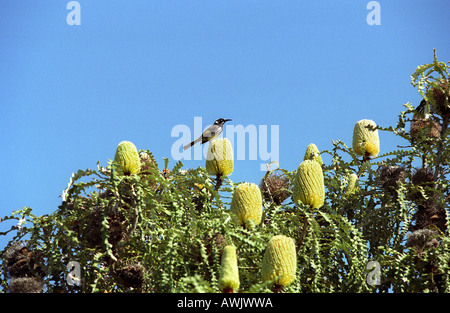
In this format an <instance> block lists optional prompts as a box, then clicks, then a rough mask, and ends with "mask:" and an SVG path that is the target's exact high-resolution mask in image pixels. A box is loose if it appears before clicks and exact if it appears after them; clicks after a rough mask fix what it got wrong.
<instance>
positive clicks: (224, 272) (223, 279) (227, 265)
mask: <svg viewBox="0 0 450 313" xmlns="http://www.w3.org/2000/svg"><path fill="white" fill-rule="evenodd" d="M219 286H220V288H221V289H222V290H223V291H224V292H233V290H238V289H239V270H238V265H237V257H236V248H235V247H234V246H231V245H229V246H226V247H225V248H223V251H222V263H221V265H220V277H219Z"/></svg>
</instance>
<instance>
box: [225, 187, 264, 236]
mask: <svg viewBox="0 0 450 313" xmlns="http://www.w3.org/2000/svg"><path fill="white" fill-rule="evenodd" d="M230 212H231V213H232V214H233V215H234V217H235V220H236V221H237V223H239V224H240V225H243V226H245V227H247V228H251V227H252V226H254V225H258V224H259V223H261V217H262V197H261V190H260V189H259V187H258V186H257V185H256V184H253V183H240V184H239V185H238V186H237V187H236V189H235V190H234V193H233V198H232V200H231V205H230Z"/></svg>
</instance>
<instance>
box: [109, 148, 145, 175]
mask: <svg viewBox="0 0 450 313" xmlns="http://www.w3.org/2000/svg"><path fill="white" fill-rule="evenodd" d="M114 164H115V166H116V170H117V172H118V173H119V174H121V175H132V174H137V173H139V171H140V169H141V158H140V157H139V154H138V152H137V149H136V146H135V145H134V144H133V143H132V142H130V141H122V142H121V143H119V145H118V146H117V150H116V154H115V156H114Z"/></svg>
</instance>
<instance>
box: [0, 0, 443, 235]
mask: <svg viewBox="0 0 450 313" xmlns="http://www.w3.org/2000/svg"><path fill="white" fill-rule="evenodd" d="M68 2H69V1H61V0H58V1H56V0H48V1H24V0H14V1H12V0H11V1H5V0H3V1H1V2H0V73H1V75H0V139H1V145H2V148H1V154H0V177H1V179H0V190H1V195H0V216H5V215H8V214H10V212H11V211H13V210H16V209H19V208H22V207H24V206H30V207H32V208H33V210H34V214H37V215H41V214H46V213H51V212H53V211H54V210H56V209H57V206H58V205H59V204H60V202H61V198H60V197H59V195H60V194H61V192H62V190H63V189H64V188H65V187H66V186H67V183H68V181H69V178H70V176H71V174H72V172H76V171H77V170H78V169H86V168H95V167H96V163H97V161H100V164H102V165H107V162H108V159H112V158H113V157H114V153H115V149H116V147H117V144H118V143H119V142H120V141H122V140H130V141H132V142H134V143H135V145H136V146H137V147H138V149H149V150H151V151H152V152H153V153H154V155H155V157H156V158H157V160H158V161H159V163H160V165H161V166H162V165H163V164H164V162H163V158H164V157H168V158H171V148H172V145H173V144H174V143H175V142H176V140H177V139H179V138H174V137H172V136H171V131H172V129H173V128H174V127H176V126H177V125H187V126H188V127H191V128H192V129H193V127H194V117H201V118H202V121H203V126H204V127H205V126H207V125H209V124H211V123H213V122H214V120H215V119H217V118H219V117H224V118H231V119H233V121H232V122H230V124H232V125H243V126H248V125H255V126H256V127H258V126H259V125H267V126H268V127H269V129H270V126H271V125H279V162H280V166H281V167H283V168H286V169H289V170H293V169H296V168H297V166H298V165H299V163H300V162H301V161H302V158H303V155H304V153H305V149H306V146H307V145H308V144H309V143H311V142H313V143H315V144H316V145H317V146H318V147H319V149H320V150H325V149H331V148H332V143H331V142H332V140H338V139H340V140H342V141H344V142H345V143H347V144H348V145H351V136H352V132H353V127H354V124H355V122H356V121H358V120H360V119H364V118H368V119H372V120H374V121H376V122H377V123H378V124H380V125H382V126H389V125H394V124H395V122H396V121H397V116H398V113H399V112H400V110H403V109H404V108H403V106H402V104H404V103H406V102H412V103H413V104H415V105H416V104H418V103H419V101H420V95H419V94H418V93H417V92H416V91H415V89H414V88H413V87H412V86H411V85H410V75H411V74H412V73H413V71H414V70H415V69H416V67H417V66H418V65H420V64H424V63H430V62H432V59H433V48H436V49H437V54H438V58H439V60H441V61H448V60H450V41H449V40H448V30H449V28H450V27H449V26H450V25H449V23H450V22H449V19H448V12H450V2H449V1H445V0H436V1H431V2H430V1H425V0H420V1H418V0H411V1H397V0H389V1H379V3H380V7H381V25H375V26H369V25H368V24H367V22H366V16H367V14H368V13H369V12H370V10H367V9H366V5H367V3H368V2H369V1H367V0H358V1H356V0H352V1H321V0H317V1H300V0H297V1H289V0H286V1H275V0H271V1H268V0H259V1H256V0H252V1H248V0H240V1H234V0H227V1H206V0H203V1H150V0H146V1H136V0H129V1H113V0H109V1H102V0H96V1H86V0H80V1H78V2H79V4H80V7H81V25H73V26H69V25H68V24H67V22H66V16H67V14H68V13H69V12H70V10H67V9H66V5H67V3H68ZM225 135H226V134H225ZM380 140H381V153H383V152H387V151H390V150H392V149H394V148H395V147H396V145H398V144H402V142H400V141H399V140H400V139H398V138H396V137H393V136H391V135H389V134H386V133H380ZM328 160H329V159H328ZM324 161H325V162H326V161H327V158H326V157H324ZM262 162H263V161H262V160H260V159H258V160H248V159H246V160H239V161H236V163H235V170H234V172H233V174H232V175H231V176H230V178H231V179H232V180H233V181H248V182H254V183H259V181H260V179H261V177H262V175H263V174H264V173H263V172H261V171H260V164H261V163H262ZM174 164H175V161H173V160H171V163H170V166H173V165H174ZM184 164H185V167H186V168H193V167H197V166H199V165H200V166H204V160H201V161H199V160H190V161H186V162H184ZM0 230H4V228H3V227H0Z"/></svg>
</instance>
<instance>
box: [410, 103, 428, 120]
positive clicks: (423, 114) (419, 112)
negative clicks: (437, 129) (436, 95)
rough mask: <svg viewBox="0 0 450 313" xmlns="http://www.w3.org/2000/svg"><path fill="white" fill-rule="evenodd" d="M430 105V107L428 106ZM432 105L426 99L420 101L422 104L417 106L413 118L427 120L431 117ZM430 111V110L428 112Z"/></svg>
mask: <svg viewBox="0 0 450 313" xmlns="http://www.w3.org/2000/svg"><path fill="white" fill-rule="evenodd" d="M427 106H428V107H427ZM431 109H432V108H431V106H430V105H429V104H428V102H427V101H426V100H425V99H422V101H420V104H419V105H418V106H417V108H416V109H415V110H414V116H413V119H414V120H416V119H425V120H427V119H428V118H429V117H430V111H431ZM427 111H428V112H427Z"/></svg>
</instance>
